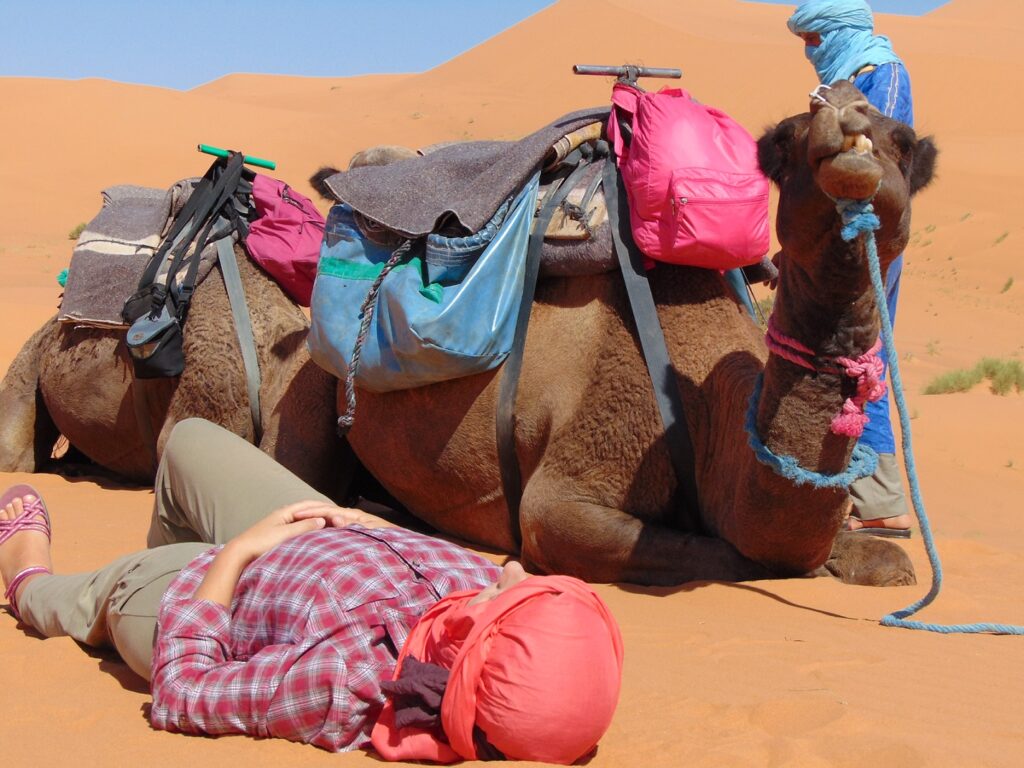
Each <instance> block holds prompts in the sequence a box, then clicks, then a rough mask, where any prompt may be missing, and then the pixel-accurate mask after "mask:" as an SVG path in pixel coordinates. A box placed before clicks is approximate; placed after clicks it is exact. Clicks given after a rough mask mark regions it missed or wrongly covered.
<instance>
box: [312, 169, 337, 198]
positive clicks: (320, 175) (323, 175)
mask: <svg viewBox="0 0 1024 768" xmlns="http://www.w3.org/2000/svg"><path fill="white" fill-rule="evenodd" d="M336 173H338V170H337V169H336V168H331V167H330V166H324V167H323V168H321V169H320V170H319V171H317V172H316V173H314V174H313V175H312V176H310V177H309V183H310V184H311V185H312V186H313V189H315V190H316V192H317V194H318V195H320V197H322V198H324V199H325V200H330V201H331V202H332V203H333V202H335V198H334V193H333V192H331V190H330V188H328V186H327V183H326V182H327V180H328V179H329V178H331V176H333V175H334V174H336Z"/></svg>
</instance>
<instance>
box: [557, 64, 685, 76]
mask: <svg viewBox="0 0 1024 768" xmlns="http://www.w3.org/2000/svg"><path fill="white" fill-rule="evenodd" d="M572 71H573V74H576V75H603V76H605V77H609V76H611V77H626V76H628V75H635V76H636V77H670V78H674V79H677V80H678V79H679V78H681V77H682V76H683V71H682V70H681V69H666V68H664V67H634V66H631V65H628V64H626V65H623V66H621V67H609V66H604V65H601V64H574V65H573V68H572Z"/></svg>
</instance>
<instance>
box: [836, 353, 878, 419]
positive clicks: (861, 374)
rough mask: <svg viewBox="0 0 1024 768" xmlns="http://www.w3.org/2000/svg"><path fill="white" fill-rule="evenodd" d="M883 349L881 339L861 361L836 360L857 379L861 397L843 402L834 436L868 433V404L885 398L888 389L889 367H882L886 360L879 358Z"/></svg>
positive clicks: (858, 395) (862, 356)
mask: <svg viewBox="0 0 1024 768" xmlns="http://www.w3.org/2000/svg"><path fill="white" fill-rule="evenodd" d="M881 348H882V340H881V339H879V340H877V341H876V342H875V344H874V346H872V347H871V349H869V350H868V351H867V352H865V353H864V354H863V355H860V356H859V357H857V358H852V359H851V358H849V357H837V358H836V362H837V363H839V365H840V366H841V367H842V368H843V372H844V373H845V374H846V375H847V376H849V377H850V378H851V379H856V380H857V394H855V395H854V396H853V397H848V398H847V399H846V402H845V403H843V408H842V410H841V411H840V412H839V413H838V414H837V415H836V417H835V418H834V419H832V432H833V434H836V435H846V436H847V437H860V436H861V435H862V434H863V433H864V425H865V424H867V423H868V417H867V415H866V414H865V413H864V404H865V403H867V402H872V403H873V402H875V401H876V400H881V399H882V398H883V397H885V390H886V387H885V382H884V381H882V372H883V371H884V370H885V366H884V365H883V364H882V358H880V357H879V356H878V351H879V350H880V349H881Z"/></svg>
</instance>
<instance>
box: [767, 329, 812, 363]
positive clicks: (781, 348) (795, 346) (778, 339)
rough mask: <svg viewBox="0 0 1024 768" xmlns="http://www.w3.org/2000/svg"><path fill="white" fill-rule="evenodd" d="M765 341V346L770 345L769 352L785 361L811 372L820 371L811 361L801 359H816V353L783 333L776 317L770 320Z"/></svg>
mask: <svg viewBox="0 0 1024 768" xmlns="http://www.w3.org/2000/svg"><path fill="white" fill-rule="evenodd" d="M764 340H765V344H767V345H768V351H769V352H772V353H773V354H776V355H778V356H779V357H781V358H782V359H783V360H788V361H789V362H791V363H793V364H794V365H799V366H801V367H803V368H806V369H808V370H810V371H816V370H818V369H817V368H815V367H814V364H813V363H812V362H811V361H809V360H805V359H804V358H803V357H801V355H806V356H807V357H814V351H813V350H812V349H810V348H808V347H805V346H804V345H803V344H801V343H800V342H799V341H797V340H796V339H794V338H792V337H791V336H787V335H786V334H784V333H782V332H781V331H780V330H779V329H778V327H777V326H776V325H775V316H774V315H773V316H771V317H769V318H768V332H767V333H766V334H765V336H764Z"/></svg>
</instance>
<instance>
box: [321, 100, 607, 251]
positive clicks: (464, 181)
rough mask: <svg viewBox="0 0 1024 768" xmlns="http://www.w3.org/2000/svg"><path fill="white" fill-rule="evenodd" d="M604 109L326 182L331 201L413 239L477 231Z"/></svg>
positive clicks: (604, 114)
mask: <svg viewBox="0 0 1024 768" xmlns="http://www.w3.org/2000/svg"><path fill="white" fill-rule="evenodd" d="M607 118H608V108H594V109H587V110H581V111H579V112H573V113H571V114H568V115H565V116H564V117H561V118H559V119H558V120H555V121H554V122H553V123H551V124H549V125H547V126H545V127H544V128H541V129H540V130H539V131H537V132H536V133H532V134H530V135H529V136H527V137H526V138H524V139H521V140H519V141H471V142H465V143H459V144H453V145H450V146H446V147H442V148H440V149H437V150H436V151H433V152H431V153H429V154H427V155H424V156H423V157H414V158H410V159H408V160H400V161H398V162H396V163H392V164H391V165H379V166H366V167H362V168H354V169H352V170H351V171H342V172H340V173H337V174H335V175H334V176H331V177H330V178H329V179H327V181H326V185H327V187H328V188H329V189H330V190H331V192H332V193H333V194H334V195H335V197H336V198H337V199H338V200H339V201H341V202H343V203H347V204H348V205H350V206H352V207H353V208H354V209H355V210H357V211H359V212H360V213H362V214H364V215H365V216H368V217H369V218H371V219H373V220H374V221H377V222H379V223H381V224H383V225H384V226H386V227H388V228H390V229H394V230H397V231H398V232H401V233H403V234H405V235H408V236H412V237H419V236H421V235H425V234H427V233H429V232H434V231H437V230H439V229H441V228H445V229H446V231H448V232H449V233H450V234H454V231H453V229H452V226H453V225H455V226H457V227H459V228H461V229H462V230H463V231H462V233H461V234H470V233H473V232H476V231H478V230H479V229H480V228H481V227H483V226H484V224H486V223H487V221H488V220H489V219H490V217H491V216H492V215H493V214H494V212H495V211H496V210H497V209H498V206H500V205H501V203H502V202H504V201H505V199H506V198H508V197H509V196H510V195H512V194H513V193H514V192H516V191H518V190H519V189H521V188H522V186H523V185H524V184H525V183H526V181H527V180H528V179H529V178H530V176H531V175H533V173H535V172H536V171H537V169H538V168H539V167H540V165H541V163H542V162H543V160H544V156H545V155H546V154H547V153H548V151H549V150H550V149H551V147H552V145H553V144H554V143H555V142H557V141H558V140H559V139H560V138H562V137H563V136H565V135H566V134H568V133H571V132H573V131H575V130H576V129H578V128H581V127H583V126H584V125H587V124H589V123H593V122H595V121H597V120H602V121H603V120H607Z"/></svg>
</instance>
